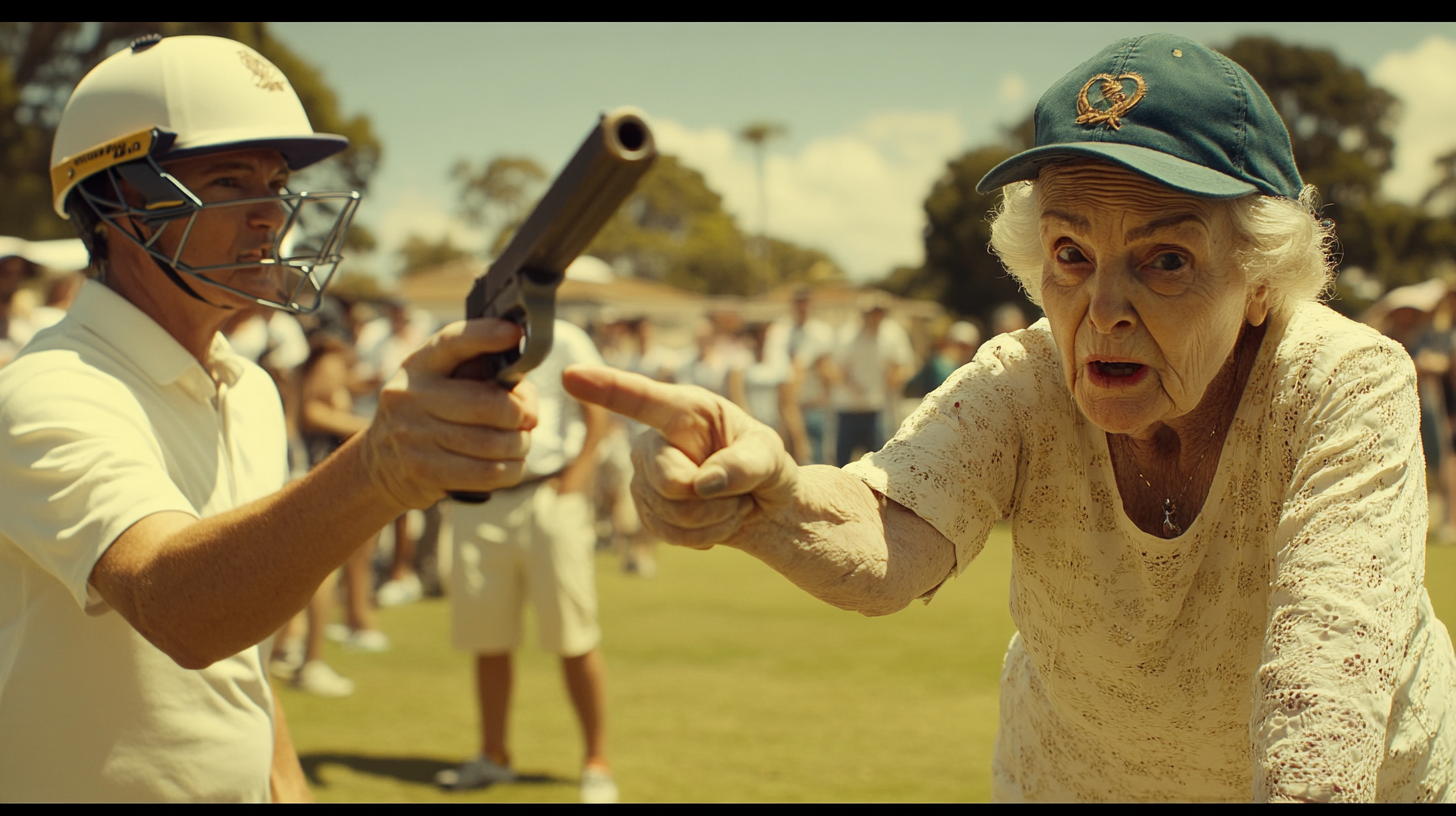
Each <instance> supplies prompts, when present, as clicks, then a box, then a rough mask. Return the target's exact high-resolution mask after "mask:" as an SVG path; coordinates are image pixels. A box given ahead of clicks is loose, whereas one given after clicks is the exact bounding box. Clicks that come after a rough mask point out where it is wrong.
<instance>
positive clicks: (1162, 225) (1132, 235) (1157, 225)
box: [1122, 213, 1208, 241]
mask: <svg viewBox="0 0 1456 816" xmlns="http://www.w3.org/2000/svg"><path fill="white" fill-rule="evenodd" d="M1189 221H1192V222H1194V223H1196V224H1199V225H1200V226H1202V227H1203V228H1204V229H1205V230H1207V229H1208V222H1207V221H1205V220H1204V218H1203V216H1201V215H1199V214H1198V213H1176V214H1174V215H1168V216H1164V217H1162V218H1159V219H1158V220H1156V221H1152V222H1149V223H1147V224H1144V225H1143V226H1141V227H1133V228H1132V229H1130V230H1128V231H1127V233H1126V234H1124V235H1123V237H1122V240H1124V241H1137V240H1141V239H1143V238H1148V237H1151V236H1152V235H1153V234H1154V233H1156V232H1158V231H1159V230H1165V229H1168V228H1169V227H1176V226H1178V225H1179V224H1183V223H1187V222H1189Z"/></svg>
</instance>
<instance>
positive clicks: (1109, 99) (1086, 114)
mask: <svg viewBox="0 0 1456 816" xmlns="http://www.w3.org/2000/svg"><path fill="white" fill-rule="evenodd" d="M1128 79H1130V80H1132V81H1133V82H1135V83H1137V90H1135V91H1133V94H1132V96H1128V95H1127V93H1126V92H1124V91H1123V86H1122V83H1123V80H1128ZM1099 80H1100V81H1101V82H1102V85H1101V86H1100V87H1099V90H1100V91H1101V92H1102V99H1103V101H1105V102H1106V103H1107V104H1108V105H1109V106H1110V107H1108V108H1107V109H1106V110H1103V109H1101V108H1095V107H1093V106H1092V102H1091V101H1089V100H1088V99H1087V92H1088V91H1090V90H1092V85H1093V84H1094V83H1096V82H1098V81H1099ZM1147 93H1148V84H1147V83H1146V82H1143V78H1142V77H1140V76H1138V75H1137V74H1119V75H1117V76H1113V75H1112V74H1098V75H1097V76H1095V77H1092V78H1091V79H1089V80H1087V84H1086V85H1083V86H1082V92H1081V93H1079V94H1077V113H1078V114H1079V115H1078V116H1077V124H1079V125H1100V124H1102V123H1103V122H1106V123H1107V126H1108V127H1110V128H1112V129H1113V130H1118V129H1120V128H1121V127H1122V122H1121V121H1119V120H1120V119H1121V118H1122V117H1123V116H1126V115H1127V112H1128V111H1130V110H1132V109H1133V106H1134V105H1136V104H1137V103H1139V102H1141V101H1142V99H1143V97H1144V96H1146V95H1147Z"/></svg>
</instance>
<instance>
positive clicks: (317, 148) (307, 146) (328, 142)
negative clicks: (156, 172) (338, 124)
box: [157, 133, 349, 170]
mask: <svg viewBox="0 0 1456 816" xmlns="http://www.w3.org/2000/svg"><path fill="white" fill-rule="evenodd" d="M348 147H349V139H348V138H347V137H345V136H339V135H337V134H334V133H312V134H308V135H302V136H283V137H279V136H260V137H254V138H249V136H248V135H245V134H228V135H226V136H222V137H221V138H210V139H203V140H202V141H201V143H198V142H197V141H193V142H192V143H191V144H187V145H185V146H182V147H181V148H174V149H172V150H168V151H167V152H166V153H163V154H162V155H160V156H157V160H158V161H163V162H169V161H176V160H178V159H188V158H192V157H193V156H205V155H207V154H209V153H218V152H221V151H225V150H268V149H271V150H277V151H278V152H279V153H280V154H281V155H282V156H283V160H284V161H286V162H288V169H290V170H302V169H303V168H305V167H308V166H309V165H311V164H317V163H318V162H321V161H323V160H324V159H327V158H329V157H330V156H334V155H337V154H339V153H342V152H344V150H346V149H347V148H348Z"/></svg>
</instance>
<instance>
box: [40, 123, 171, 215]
mask: <svg viewBox="0 0 1456 816" xmlns="http://www.w3.org/2000/svg"><path fill="white" fill-rule="evenodd" d="M156 138H157V130H156V128H147V129H146V130H139V131H137V132H136V133H132V134H129V135H127V136H123V137H121V138H120V139H113V140H111V141H109V142H106V143H105V144H100V145H97V146H96V147H93V148H91V149H90V150H83V151H81V152H80V153H77V154H76V155H74V156H67V157H66V158H64V159H61V160H60V161H59V162H56V166H55V167H52V168H51V190H52V191H53V192H54V194H55V202H56V206H57V208H58V209H59V208H60V207H61V206H62V203H63V202H62V200H61V199H62V198H63V197H64V196H65V195H66V194H67V193H69V192H70V191H71V188H72V187H73V186H75V185H76V184H77V183H79V182H80V181H82V180H84V179H86V178H89V177H90V176H94V175H96V174H97V173H100V172H101V171H103V170H105V169H106V168H108V167H114V166H116V165H118V164H122V163H124V162H129V161H136V160H137V159H141V158H145V157H146V155H147V154H148V153H150V152H151V151H152V144H153V142H155V141H156Z"/></svg>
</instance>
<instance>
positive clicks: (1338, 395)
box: [849, 304, 1456, 801]
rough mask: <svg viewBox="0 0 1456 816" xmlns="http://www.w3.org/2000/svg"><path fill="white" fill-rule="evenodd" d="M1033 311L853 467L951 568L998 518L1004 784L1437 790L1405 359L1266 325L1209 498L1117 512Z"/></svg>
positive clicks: (1443, 677)
mask: <svg viewBox="0 0 1456 816" xmlns="http://www.w3.org/2000/svg"><path fill="white" fill-rule="evenodd" d="M1064 382H1065V381H1064V378H1063V375H1062V372H1061V364H1060V362H1059V359H1058V357H1057V353H1056V349H1055V347H1054V346H1053V344H1052V338H1051V333H1050V330H1049V329H1048V327H1047V324H1046V323H1045V321H1043V322H1041V323H1038V324H1037V325H1036V326H1033V327H1032V328H1030V329H1027V330H1025V331H1022V332H1018V333H1016V334H1012V335H1003V336H1001V337H997V338H995V339H993V340H991V341H990V342H988V343H987V344H986V345H984V346H983V347H982V348H981V350H980V352H979V353H978V354H977V355H976V358H975V359H974V360H973V361H972V362H971V364H970V365H968V366H966V367H965V368H962V369H961V370H960V371H959V372H957V373H956V375H954V376H953V377H952V378H951V379H950V380H949V381H947V382H946V384H945V385H943V386H942V387H941V388H940V389H939V390H938V391H936V392H935V393H934V394H932V395H931V396H930V397H928V398H927V399H926V400H925V402H924V403H923V404H922V405H921V407H920V409H919V410H918V411H917V412H916V413H915V414H914V415H913V416H911V417H910V418H909V419H908V420H906V422H905V424H904V425H903V426H902V427H901V429H900V431H899V433H898V434H897V435H896V437H895V439H894V440H892V441H891V442H890V443H889V444H888V445H887V446H886V447H885V448H884V449H883V450H881V451H879V452H878V453H874V454H871V455H869V456H866V457H865V458H864V459H863V460H861V461H860V462H857V463H855V464H852V465H850V466H849V471H850V472H852V473H854V474H855V475H857V476H859V477H860V478H861V479H863V480H864V481H865V482H866V483H868V484H869V485H870V486H871V487H872V488H874V489H876V490H878V491H880V492H881V493H883V494H885V495H887V496H889V497H890V498H892V499H894V500H895V501H897V502H899V503H901V504H903V505H905V506H906V507H908V508H910V509H911V510H913V511H914V512H916V513H917V514H918V515H920V516H921V517H922V518H924V519H926V520H927V521H929V522H930V523H931V524H933V525H934V526H935V527H936V528H937V529H939V530H940V531H941V532H942V533H943V534H944V535H945V536H946V537H947V538H949V539H950V540H951V541H952V542H953V543H954V545H955V547H956V561H957V565H958V567H957V569H964V568H965V567H966V566H967V565H968V564H969V563H970V562H971V560H972V559H973V558H974V557H975V556H976V555H977V554H978V553H979V552H980V550H981V548H982V547H983V546H984V544H985V542H986V539H987V536H988V535H989V533H990V529H991V526H992V524H993V523H995V522H996V521H997V520H998V519H1001V518H1010V519H1011V520H1012V529H1013V539H1014V544H1013V547H1014V552H1013V565H1012V576H1011V594H1010V606H1011V615H1012V618H1013V619H1014V621H1015V622H1016V625H1017V628H1018V630H1019V631H1018V634H1017V636H1016V637H1014V638H1013V639H1012V642H1011V645H1010V648H1009V650H1008V652H1007V656H1006V663H1005V666H1004V668H1003V671H1002V681H1001V723H1000V730H999V732H998V735H997V745H996V756H995V760H994V763H993V777H994V793H995V795H996V797H997V798H998V799H1002V800H1022V799H1034V800H1063V801H1065V800H1082V801H1106V800H1114V801H1135V800H1150V801H1160V800H1205V801H1206V800H1223V801H1239V800H1243V801H1248V800H1249V799H1250V797H1252V798H1253V799H1254V800H1255V801H1268V800H1277V799H1316V800H1354V801H1415V800H1432V799H1435V800H1448V799H1451V798H1452V797H1453V796H1456V791H1453V786H1452V775H1453V769H1452V760H1453V753H1456V728H1452V727H1448V725H1449V726H1456V723H1449V724H1448V722H1447V706H1448V702H1449V701H1450V700H1451V698H1452V696H1453V693H1456V679H1453V678H1456V656H1453V653H1452V647H1451V641H1450V639H1449V636H1448V635H1447V633H1446V629H1445V627H1444V626H1442V624H1441V623H1440V622H1439V621H1438V620H1437V619H1436V618H1435V615H1434V614H1433V612H1432V611H1431V606H1430V601H1429V599H1428V598H1427V596H1426V591H1425V588H1424V586H1423V584H1422V581H1423V578H1424V571H1425V533H1426V518H1427V516H1426V512H1427V511H1426V486H1425V468H1424V460H1423V458H1422V452H1421V446H1420V426H1419V421H1420V412H1419V406H1418V404H1417V398H1416V387H1415V371H1414V367H1413V365H1412V364H1411V361H1410V358H1409V356H1408V355H1406V353H1405V351H1404V350H1403V349H1401V347H1400V346H1399V345H1397V344H1395V343H1393V342H1391V341H1389V340H1386V339H1385V338H1382V337H1380V336H1379V335H1378V334H1376V333H1375V332H1373V331H1372V330H1370V329H1368V328H1366V327H1364V326H1360V325H1358V324H1356V323H1353V322H1351V321H1349V320H1347V319H1345V318H1343V317H1340V316H1339V315H1337V314H1335V313H1334V312H1333V311H1331V310H1329V309H1328V308H1326V307H1323V306H1318V305H1313V304H1310V305H1306V306H1303V307H1301V308H1299V309H1298V310H1297V311H1296V312H1295V313H1294V314H1293V315H1292V316H1290V317H1288V318H1287V319H1284V320H1275V321H1274V323H1273V324H1272V325H1271V326H1270V329H1269V332H1268V333H1267V334H1266V336H1265V338H1264V341H1263V345H1262V347H1261V348H1260V351H1259V356H1258V360H1257V361H1256V363H1255V368H1254V372H1253V373H1252V374H1251V376H1250V379H1249V382H1248V384H1247V386H1246V387H1245V391H1244V395H1243V398H1242V401H1241V403H1240V406H1239V409H1238V413H1237V415H1236V416H1235V419H1234V422H1233V426H1232V428H1231V430H1230V432H1229V435H1228V439H1227V440H1226V441H1225V443H1224V448H1223V451H1222V454H1221V457H1220V460H1219V463H1218V470H1217V473H1216V475H1215V477H1214V482H1213V485H1212V487H1211V488H1210V491H1209V495H1208V499H1207V500H1206V502H1205V503H1204V506H1203V509H1202V512H1201V513H1200V514H1199V516H1198V517H1197V518H1196V519H1194V520H1193V521H1192V523H1191V524H1188V525H1186V530H1185V532H1184V534H1183V535H1181V536H1179V537H1178V538H1175V539H1162V538H1159V537H1156V536H1152V535H1148V534H1147V533H1144V532H1143V531H1141V530H1139V529H1138V528H1137V527H1136V526H1135V525H1134V524H1133V523H1132V522H1131V521H1130V520H1129V519H1128V518H1127V516H1126V514H1125V513H1124V512H1123V508H1122V500H1121V497H1120V494H1119V493H1118V489H1117V485H1116V479H1115V477H1114V474H1113V469H1112V463H1111V458H1110V456H1109V453H1108V447H1107V438H1106V434H1105V433H1104V432H1102V431H1101V430H1100V429H1099V428H1097V427H1096V426H1094V425H1092V424H1091V423H1090V422H1087V421H1086V420H1085V419H1084V418H1083V416H1082V414H1081V412H1080V411H1079V410H1078V409H1077V407H1076V404H1075V403H1074V402H1073V400H1072V398H1071V395H1070V394H1069V393H1068V391H1067V388H1066V386H1065V384H1064Z"/></svg>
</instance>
